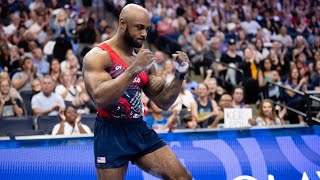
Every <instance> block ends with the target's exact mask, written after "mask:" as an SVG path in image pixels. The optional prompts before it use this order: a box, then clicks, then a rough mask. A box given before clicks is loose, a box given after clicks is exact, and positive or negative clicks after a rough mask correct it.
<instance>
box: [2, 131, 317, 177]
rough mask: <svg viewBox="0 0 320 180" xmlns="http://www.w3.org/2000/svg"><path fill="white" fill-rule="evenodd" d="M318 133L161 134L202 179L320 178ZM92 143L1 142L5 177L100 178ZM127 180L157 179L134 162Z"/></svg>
mask: <svg viewBox="0 0 320 180" xmlns="http://www.w3.org/2000/svg"><path fill="white" fill-rule="evenodd" d="M319 132H320V127H316V126H314V127H304V128H281V129H255V130H227V131H211V132H188V133H166V134H160V136H161V137H163V138H164V139H165V140H166V142H167V143H168V145H169V146H170V147H171V148H172V149H173V151H174V152H175V153H176V154H177V156H178V158H179V159H180V161H181V162H182V163H183V164H184V165H185V166H186V167H187V168H188V169H189V170H190V172H191V173H192V175H193V177H194V179H197V180H199V179H200V180H202V179H228V180H229V179H236V180H239V179H249V180H251V179H259V180H263V179H270V180H271V179H274V180H280V179H281V180H282V179H285V180H287V179H290V180H301V179H303V178H305V179H304V180H306V179H312V180H313V179H314V180H318V179H320V137H319V134H320V133H319ZM92 144H93V138H92V137H89V138H73V139H68V138H62V139H41V140H15V141H0V179H6V180H7V179H30V180H31V179H32V180H33V179H68V180H69V179H77V180H79V179H96V176H95V169H94V161H93V146H92ZM317 173H318V174H317ZM245 177H246V178H245ZM126 179H155V178H153V177H152V176H150V175H148V174H146V173H144V172H142V171H141V170H139V169H138V168H137V167H136V166H134V165H131V164H130V165H129V169H128V174H127V176H126Z"/></svg>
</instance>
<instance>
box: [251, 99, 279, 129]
mask: <svg viewBox="0 0 320 180" xmlns="http://www.w3.org/2000/svg"><path fill="white" fill-rule="evenodd" d="M249 123H250V124H251V125H252V126H270V125H283V124H284V123H283V119H282V117H280V118H279V117H278V115H277V113H276V110H275V106H274V104H273V102H272V101H271V100H270V99H265V100H263V101H262V102H261V105H260V112H259V117H257V118H256V119H249Z"/></svg>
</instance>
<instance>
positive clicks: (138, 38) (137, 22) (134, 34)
mask: <svg viewBox="0 0 320 180" xmlns="http://www.w3.org/2000/svg"><path fill="white" fill-rule="evenodd" d="M125 23H126V28H125V32H124V39H125V41H126V42H127V43H128V44H129V45H130V46H132V47H134V48H141V47H142V45H143V43H144V41H145V40H146V38H147V34H148V31H149V30H150V28H151V24H150V18H149V17H148V16H147V17H142V18H140V19H137V18H135V17H133V18H132V21H126V22H125Z"/></svg>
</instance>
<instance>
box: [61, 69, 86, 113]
mask: <svg viewBox="0 0 320 180" xmlns="http://www.w3.org/2000/svg"><path fill="white" fill-rule="evenodd" d="M71 78H72V76H71V72H70V71H64V72H62V73H61V76H60V81H61V84H59V85H57V86H56V88H55V92H56V93H57V94H58V95H60V96H61V97H62V98H63V100H64V101H65V103H66V104H67V105H73V106H75V107H77V108H80V107H81V106H82V105H85V104H86V103H87V102H88V101H89V97H87V96H82V88H81V87H80V86H79V85H77V84H75V83H73V82H72V79H71ZM86 113H89V112H86Z"/></svg>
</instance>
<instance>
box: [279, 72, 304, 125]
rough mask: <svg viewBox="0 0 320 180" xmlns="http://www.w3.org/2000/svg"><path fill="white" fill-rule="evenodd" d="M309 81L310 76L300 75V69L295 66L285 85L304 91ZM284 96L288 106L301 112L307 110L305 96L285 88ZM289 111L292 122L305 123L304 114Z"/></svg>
mask: <svg viewBox="0 0 320 180" xmlns="http://www.w3.org/2000/svg"><path fill="white" fill-rule="evenodd" d="M307 83H308V78H307V77H300V75H299V71H298V69H297V68H293V69H291V72H290V74H289V77H288V79H287V81H286V82H285V83H284V85H285V87H286V88H288V89H292V90H295V91H301V92H304V91H306V90H307ZM284 97H285V102H286V105H287V106H289V107H292V108H294V109H296V110H299V111H301V112H304V111H305V108H304V104H305V101H304V97H303V96H301V95H299V94H296V93H295V92H293V91H290V90H285V91H284ZM288 113H289V114H288V116H289V117H288V119H290V123H300V124H305V122H304V118H303V116H301V115H296V114H295V113H291V112H290V111H289V112H288ZM295 116H298V118H296V117H295ZM297 119H298V122H297Z"/></svg>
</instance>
